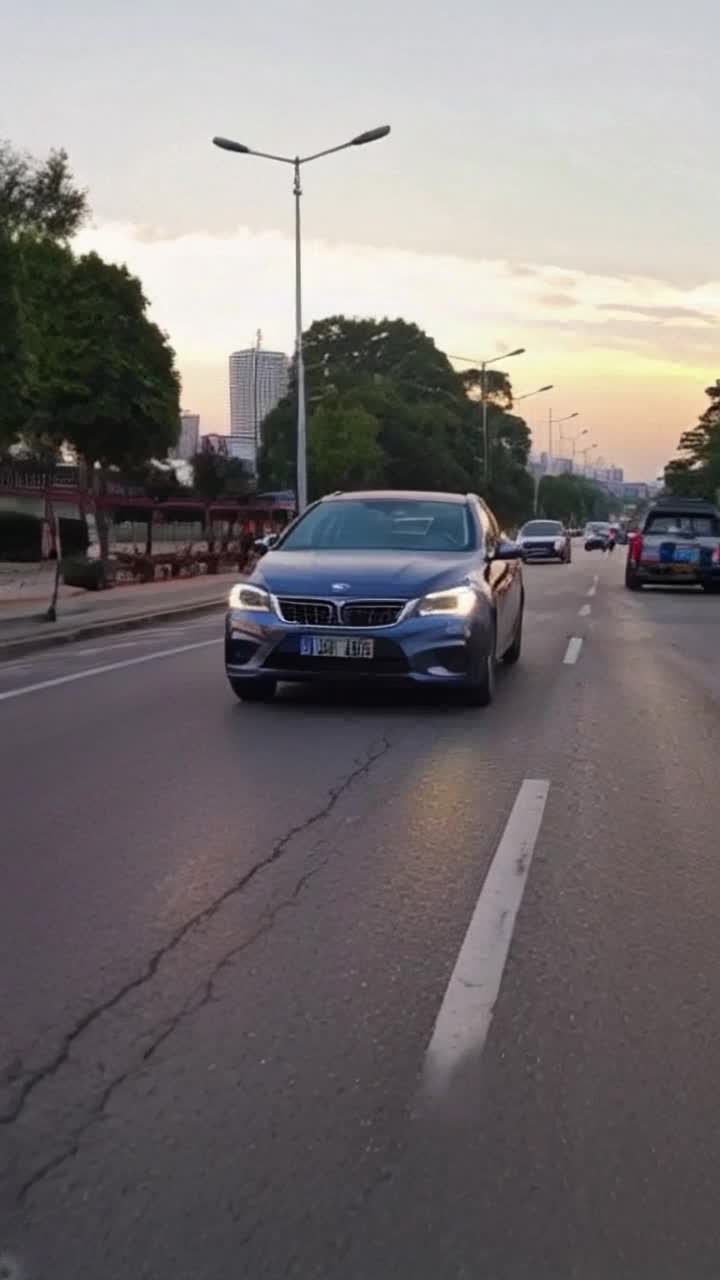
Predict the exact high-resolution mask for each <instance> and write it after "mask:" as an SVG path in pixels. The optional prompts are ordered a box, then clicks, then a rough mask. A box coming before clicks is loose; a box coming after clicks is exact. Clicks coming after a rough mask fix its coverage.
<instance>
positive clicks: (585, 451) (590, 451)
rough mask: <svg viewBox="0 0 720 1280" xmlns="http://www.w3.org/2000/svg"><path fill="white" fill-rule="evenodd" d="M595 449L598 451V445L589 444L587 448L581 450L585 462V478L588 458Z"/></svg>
mask: <svg viewBox="0 0 720 1280" xmlns="http://www.w3.org/2000/svg"><path fill="white" fill-rule="evenodd" d="M593 449H597V445H596V444H589V445H586V447H585V448H584V449H581V450H580V453H581V454H582V460H583V476H584V475H585V472H586V471H587V456H588V454H589V453H592V451H593Z"/></svg>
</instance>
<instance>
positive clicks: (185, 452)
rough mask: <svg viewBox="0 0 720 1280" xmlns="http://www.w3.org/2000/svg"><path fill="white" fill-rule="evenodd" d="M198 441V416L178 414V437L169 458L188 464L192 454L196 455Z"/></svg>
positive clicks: (196, 414) (195, 414) (197, 414)
mask: <svg viewBox="0 0 720 1280" xmlns="http://www.w3.org/2000/svg"><path fill="white" fill-rule="evenodd" d="M199 439H200V414H199V413H185V411H184V410H183V412H182V413H181V414H180V435H179V436H178V442H177V444H176V445H175V448H174V449H170V451H169V455H168V456H169V457H171V458H178V459H180V460H181V461H183V462H189V460H190V458H192V456H193V454H195V453H197V450H198V442H199Z"/></svg>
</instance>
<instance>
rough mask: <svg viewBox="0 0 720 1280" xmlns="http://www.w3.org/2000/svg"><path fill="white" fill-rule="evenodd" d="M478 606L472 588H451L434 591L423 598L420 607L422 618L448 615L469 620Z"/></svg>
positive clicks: (419, 611)
mask: <svg viewBox="0 0 720 1280" xmlns="http://www.w3.org/2000/svg"><path fill="white" fill-rule="evenodd" d="M476 604H477V595H476V594H475V592H474V591H473V589H472V587H451V588H450V589H449V590H448V591H432V592H431V593H430V595H428V596H423V598H422V600H421V601H420V603H419V605H418V609H417V611H418V613H419V614H420V615H421V616H422V617H426V616H427V615H428V614H435V615H437V614H446V615H447V616H448V617H451V618H467V616H468V614H469V613H472V611H473V609H474V608H475V605H476Z"/></svg>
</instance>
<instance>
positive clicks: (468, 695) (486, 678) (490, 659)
mask: <svg viewBox="0 0 720 1280" xmlns="http://www.w3.org/2000/svg"><path fill="white" fill-rule="evenodd" d="M481 661H482V667H481V670H480V672H479V674H478V676H477V677H476V678H475V679H474V680H473V682H472V684H469V685H467V687H466V689H465V691H464V692H465V702H466V703H467V705H468V706H469V707H489V706H490V703H491V702H492V700H493V698H494V696H495V634H494V632H493V634H492V636H491V639H490V644H489V645H488V651H487V654H486V655H485V657H484V658H483V659H482V660H481Z"/></svg>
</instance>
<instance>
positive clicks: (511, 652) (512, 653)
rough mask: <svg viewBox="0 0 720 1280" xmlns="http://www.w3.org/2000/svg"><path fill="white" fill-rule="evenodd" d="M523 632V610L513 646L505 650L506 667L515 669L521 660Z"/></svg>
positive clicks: (518, 621)
mask: <svg viewBox="0 0 720 1280" xmlns="http://www.w3.org/2000/svg"><path fill="white" fill-rule="evenodd" d="M522 631H523V609H522V608H521V609H520V615H519V617H518V620H517V626H516V627H515V635H514V636H513V640H512V644H511V645H510V648H509V649H506V650H505V652H504V654H503V656H502V660H503V662H504V664H505V666H506V667H514V665H515V663H516V662H517V661H518V660H519V658H520V653H521V650H522Z"/></svg>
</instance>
